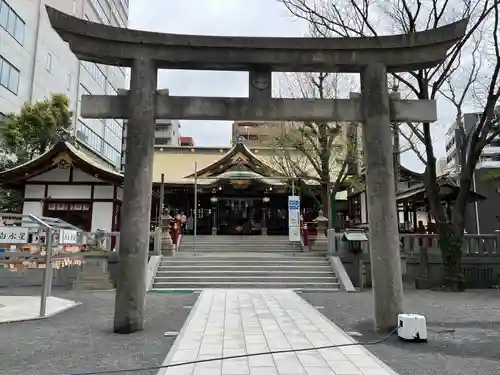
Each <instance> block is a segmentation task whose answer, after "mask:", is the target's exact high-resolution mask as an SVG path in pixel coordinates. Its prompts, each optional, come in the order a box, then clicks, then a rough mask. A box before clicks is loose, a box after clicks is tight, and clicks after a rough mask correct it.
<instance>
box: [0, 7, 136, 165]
mask: <svg viewBox="0 0 500 375" xmlns="http://www.w3.org/2000/svg"><path fill="white" fill-rule="evenodd" d="M128 2H129V0H0V117H1V116H2V115H5V114H7V113H12V112H14V113H16V112H18V111H19V109H20V107H21V106H22V105H23V104H24V103H33V102H35V101H37V100H41V99H44V98H48V97H50V95H51V94H52V93H64V94H66V95H67V96H68V97H69V99H70V106H71V107H70V108H71V110H72V111H73V114H74V116H73V134H74V135H75V137H76V138H77V139H78V140H79V141H80V142H81V143H82V144H83V145H85V146H86V147H87V148H89V149H90V150H92V151H93V152H94V153H95V154H97V155H98V156H99V157H100V158H101V159H103V160H104V161H106V162H107V163H109V164H110V165H111V166H113V167H115V168H117V169H119V168H120V158H121V148H122V134H123V130H122V129H123V124H122V121H116V120H88V119H82V118H81V117H80V105H79V104H80V98H81V95H82V94H96V95H99V94H101V95H102V94H107V95H116V94H117V90H118V89H120V88H123V87H125V77H126V72H125V69H123V68H118V67H111V66H105V65H100V64H94V63H88V62H80V61H79V60H78V59H77V58H76V57H75V56H74V55H73V54H72V53H71V51H70V50H69V48H68V46H67V44H66V43H65V42H63V41H62V40H61V39H60V38H59V36H58V35H57V34H56V33H55V32H54V31H53V30H52V28H51V25H50V23H49V20H48V18H47V14H46V12H45V5H49V6H52V7H54V8H57V9H59V10H61V11H62V12H65V13H68V14H71V15H74V16H77V17H80V18H84V19H87V20H90V21H93V22H100V23H104V24H107V25H113V26H120V27H127V26H128V8H129V4H128Z"/></svg>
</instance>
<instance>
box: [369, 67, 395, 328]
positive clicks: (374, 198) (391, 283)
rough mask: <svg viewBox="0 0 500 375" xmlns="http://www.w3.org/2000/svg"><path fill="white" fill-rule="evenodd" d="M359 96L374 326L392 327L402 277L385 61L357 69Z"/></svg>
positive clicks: (393, 325)
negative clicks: (359, 79) (361, 117)
mask: <svg viewBox="0 0 500 375" xmlns="http://www.w3.org/2000/svg"><path fill="white" fill-rule="evenodd" d="M361 100H362V103H363V104H362V107H363V117H364V121H363V128H362V129H363V133H362V134H363V151H364V155H365V160H364V162H365V165H366V176H365V178H366V192H367V194H366V195H367V200H368V222H369V223H370V265H371V274H372V287H373V294H374V296H373V297H374V304H375V326H376V328H377V329H380V330H390V329H393V328H394V327H396V325H397V320H395V317H397V315H398V314H399V313H401V312H402V311H403V281H402V275H401V261H400V253H399V229H398V218H397V216H396V215H397V214H396V212H397V210H396V190H395V186H394V158H393V157H394V154H393V145H392V139H393V138H392V130H391V121H390V107H389V89H388V86H387V69H386V67H385V66H384V65H382V64H378V63H370V64H368V65H367V66H366V67H365V68H364V69H363V70H362V71H361Z"/></svg>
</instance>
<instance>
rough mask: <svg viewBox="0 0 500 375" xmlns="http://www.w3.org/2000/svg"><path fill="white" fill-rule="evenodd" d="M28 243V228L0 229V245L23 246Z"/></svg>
mask: <svg viewBox="0 0 500 375" xmlns="http://www.w3.org/2000/svg"><path fill="white" fill-rule="evenodd" d="M27 242H28V228H22V227H0V243H4V244H25V243H27Z"/></svg>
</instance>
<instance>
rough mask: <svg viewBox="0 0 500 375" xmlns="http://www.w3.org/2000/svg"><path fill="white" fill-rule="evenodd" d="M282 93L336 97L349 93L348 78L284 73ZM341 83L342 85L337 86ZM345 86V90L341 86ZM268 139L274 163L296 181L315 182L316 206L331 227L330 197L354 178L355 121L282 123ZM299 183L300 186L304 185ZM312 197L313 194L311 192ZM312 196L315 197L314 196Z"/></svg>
mask: <svg viewBox="0 0 500 375" xmlns="http://www.w3.org/2000/svg"><path fill="white" fill-rule="evenodd" d="M283 81H284V82H283V87H285V89H284V90H282V93H283V91H287V93H285V94H284V95H292V96H294V97H296V96H298V97H302V98H317V99H328V98H336V97H338V95H339V90H341V89H342V88H344V90H342V91H343V92H349V88H348V87H349V84H352V82H349V79H348V77H345V76H344V77H342V76H340V75H339V74H335V73H318V74H316V73H307V74H293V75H288V76H284V80H283ZM341 86H342V87H341ZM346 87H347V90H345V88H346ZM279 127H280V128H279V131H278V132H277V134H276V136H275V137H274V139H273V140H272V145H273V148H274V150H275V153H274V156H273V163H274V165H275V166H276V167H277V168H278V169H279V170H280V171H281V172H282V173H283V174H285V175H287V176H291V177H293V178H295V179H297V180H301V181H304V182H305V184H304V185H306V186H307V182H309V183H311V182H315V183H317V184H318V185H319V187H320V191H321V194H320V195H321V199H320V202H319V203H320V205H321V206H322V207H323V210H324V212H325V215H326V216H327V217H328V219H329V226H330V227H331V226H332V222H333V218H332V213H331V212H330V209H331V197H332V196H333V197H334V196H335V195H336V194H337V193H338V192H339V191H341V190H342V188H343V187H344V186H345V185H346V184H350V183H353V181H354V180H355V173H353V172H354V168H350V166H352V165H354V163H355V161H356V152H355V150H354V147H353V146H354V145H353V144H352V142H351V140H352V139H353V137H354V136H355V133H354V132H355V130H356V128H357V125H356V124H347V123H339V122H327V121H306V122H283V123H281V124H279ZM304 185H302V186H304ZM313 197H314V195H313ZM314 198H315V199H316V197H314Z"/></svg>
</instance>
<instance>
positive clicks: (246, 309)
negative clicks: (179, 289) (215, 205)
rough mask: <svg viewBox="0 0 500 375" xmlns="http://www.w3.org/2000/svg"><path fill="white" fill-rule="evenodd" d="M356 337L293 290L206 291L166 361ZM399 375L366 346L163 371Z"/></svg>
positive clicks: (175, 374) (172, 374)
mask: <svg viewBox="0 0 500 375" xmlns="http://www.w3.org/2000/svg"><path fill="white" fill-rule="evenodd" d="M352 342H355V340H354V339H353V338H351V337H350V336H348V335H347V334H346V333H345V332H344V331H342V330H341V329H340V328H338V327H337V326H336V325H335V324H333V323H332V322H331V321H329V320H328V319H326V318H325V317H324V316H323V315H322V314H321V313H319V312H318V310H316V309H315V308H314V307H312V306H311V305H309V304H308V303H307V302H305V301H304V300H303V299H302V298H300V297H299V296H298V295H297V294H296V293H294V292H293V291H292V290H262V289H260V290H259V289H249V290H241V289H239V290H223V289H217V290H216V289H208V290H204V291H203V292H202V294H201V296H200V298H199V299H198V301H197V303H196V305H195V306H194V308H193V310H192V311H191V314H190V316H189V318H188V320H187V321H186V324H185V325H184V327H183V329H182V331H181V332H180V334H179V336H178V338H177V340H176V342H175V343H174V346H173V347H172V349H171V350H170V352H169V354H168V356H167V358H166V359H165V361H164V364H173V363H181V362H187V361H194V360H197V359H209V358H217V357H221V356H235V355H240V354H251V353H260V352H266V351H279V350H288V349H301V348H310V347H320V346H326V345H335V344H348V343H352ZM254 374H255V375H397V374H396V373H395V372H394V371H393V370H391V369H390V368H389V367H388V366H387V365H385V364H384V363H382V362H381V361H380V360H378V359H377V358H376V357H375V356H374V355H373V354H371V353H370V352H369V351H368V350H367V349H365V348H364V347H361V346H348V347H340V348H330V349H320V350H313V351H306V352H298V353H283V354H272V355H271V354H267V355H261V356H254V357H248V358H241V359H240V358H238V359H230V360H222V361H220V360H219V361H213V362H208V363H198V364H195V365H185V366H179V367H173V368H169V369H162V370H160V371H159V372H158V375H254Z"/></svg>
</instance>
